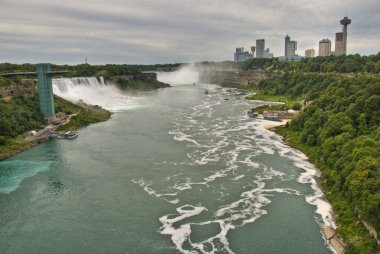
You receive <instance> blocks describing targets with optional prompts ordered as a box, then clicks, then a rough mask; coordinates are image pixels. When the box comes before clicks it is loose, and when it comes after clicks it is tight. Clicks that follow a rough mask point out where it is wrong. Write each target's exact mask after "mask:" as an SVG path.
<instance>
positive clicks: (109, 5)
mask: <svg viewBox="0 0 380 254" xmlns="http://www.w3.org/2000/svg"><path fill="white" fill-rule="evenodd" d="M345 15H348V16H349V18H351V19H352V24H351V25H350V26H349V35H348V36H349V37H348V40H349V41H348V52H349V53H359V54H365V55H369V54H374V53H377V52H379V51H380V0H361V1H358V0H334V1H331V0H318V1H313V0H291V1H283V0H0V62H11V63H25V62H28V63H37V62H52V63H59V64H62V63H68V64H78V63H83V62H84V59H85V58H86V57H87V58H88V62H89V63H90V64H102V63H128V64H133V63H146V64H150V63H174V62H192V61H204V60H209V61H221V60H232V59H233V52H234V50H235V48H236V47H241V46H243V47H245V48H246V49H248V48H249V47H250V46H251V45H254V44H255V41H256V39H260V38H265V40H266V47H269V48H270V49H271V51H272V52H273V53H274V54H275V56H280V55H283V54H284V53H283V51H284V37H285V35H286V34H289V35H290V37H291V39H292V40H296V41H298V51H297V53H298V54H300V55H304V51H305V49H308V48H315V49H316V50H317V46H318V41H319V40H321V39H322V38H330V39H331V40H334V36H335V32H338V31H341V26H340V25H339V20H340V19H341V18H343V17H344V16H345Z"/></svg>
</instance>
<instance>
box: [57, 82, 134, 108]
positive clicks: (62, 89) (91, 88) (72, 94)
mask: <svg viewBox="0 0 380 254" xmlns="http://www.w3.org/2000/svg"><path fill="white" fill-rule="evenodd" d="M53 92H54V94H55V95H57V96H60V97H62V98H64V99H66V100H69V101H72V102H74V103H75V102H78V101H80V100H81V101H83V102H85V103H87V104H91V105H98V106H100V107H102V108H105V109H108V110H110V111H113V112H116V111H122V110H127V109H130V108H133V107H135V106H136V104H135V102H134V99H133V98H132V97H129V96H127V95H125V94H123V93H122V91H121V90H120V89H118V88H117V87H116V86H115V85H113V84H105V82H104V79H103V77H100V78H99V79H98V78H96V77H79V78H62V79H53Z"/></svg>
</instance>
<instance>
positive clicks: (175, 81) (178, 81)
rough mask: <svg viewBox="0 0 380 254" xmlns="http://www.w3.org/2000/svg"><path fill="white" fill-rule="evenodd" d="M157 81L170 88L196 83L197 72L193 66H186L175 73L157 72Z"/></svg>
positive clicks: (197, 78)
mask: <svg viewBox="0 0 380 254" xmlns="http://www.w3.org/2000/svg"><path fill="white" fill-rule="evenodd" d="M157 80H158V81H161V82H164V83H167V84H170V85H172V86H176V85H188V84H193V83H198V82H199V71H198V70H197V68H196V67H195V65H194V64H188V65H184V66H182V67H181V68H180V69H178V70H176V71H171V72H158V73H157Z"/></svg>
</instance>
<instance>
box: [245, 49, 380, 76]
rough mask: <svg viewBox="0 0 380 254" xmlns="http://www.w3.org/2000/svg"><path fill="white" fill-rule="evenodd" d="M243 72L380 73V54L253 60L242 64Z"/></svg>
mask: <svg viewBox="0 0 380 254" xmlns="http://www.w3.org/2000/svg"><path fill="white" fill-rule="evenodd" d="M239 67H240V68H241V69H243V70H250V69H267V70H277V71H285V72H287V71H302V72H323V73H327V72H338V73H357V72H363V73H374V74H378V73H380V52H379V53H378V54H376V55H370V56H360V55H358V54H356V55H349V56H344V55H342V56H334V55H331V56H328V57H314V58H304V59H302V60H301V61H299V62H283V61H279V60H278V58H268V59H265V58H253V59H250V60H247V61H245V62H243V63H241V64H240V66H239Z"/></svg>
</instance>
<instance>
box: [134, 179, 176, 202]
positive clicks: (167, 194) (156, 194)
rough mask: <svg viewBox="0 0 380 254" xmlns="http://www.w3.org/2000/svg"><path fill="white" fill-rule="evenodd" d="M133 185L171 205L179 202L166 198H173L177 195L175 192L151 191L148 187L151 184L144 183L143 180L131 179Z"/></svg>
mask: <svg viewBox="0 0 380 254" xmlns="http://www.w3.org/2000/svg"><path fill="white" fill-rule="evenodd" d="M131 181H132V182H133V183H135V184H137V185H139V186H140V187H142V188H143V190H144V191H145V192H146V193H148V194H149V195H150V196H153V197H156V198H162V199H164V200H166V201H167V202H169V203H171V204H177V203H178V202H179V199H178V198H174V199H169V198H168V197H175V196H177V195H178V193H177V192H173V193H158V192H157V191H156V190H154V189H152V188H151V187H150V186H151V185H152V182H145V181H144V179H132V180H131Z"/></svg>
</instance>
